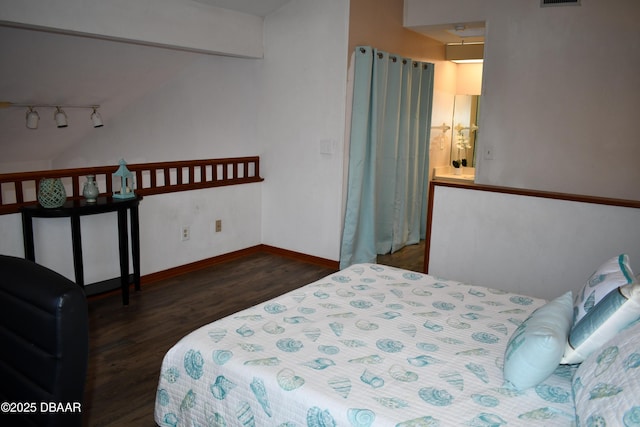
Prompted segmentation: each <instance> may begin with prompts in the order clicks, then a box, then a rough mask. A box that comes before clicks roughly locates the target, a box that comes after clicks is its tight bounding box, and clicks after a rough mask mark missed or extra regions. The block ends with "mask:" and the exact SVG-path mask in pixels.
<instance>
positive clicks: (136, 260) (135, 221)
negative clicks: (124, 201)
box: [131, 206, 140, 291]
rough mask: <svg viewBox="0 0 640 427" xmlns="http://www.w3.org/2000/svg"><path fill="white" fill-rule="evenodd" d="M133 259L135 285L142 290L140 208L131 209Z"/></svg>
mask: <svg viewBox="0 0 640 427" xmlns="http://www.w3.org/2000/svg"><path fill="white" fill-rule="evenodd" d="M131 258H132V260H133V284H134V286H135V290H136V291H139V290H140V219H139V217H138V206H132V207H131Z"/></svg>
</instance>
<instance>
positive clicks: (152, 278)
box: [140, 244, 340, 285]
mask: <svg viewBox="0 0 640 427" xmlns="http://www.w3.org/2000/svg"><path fill="white" fill-rule="evenodd" d="M260 252H266V253H270V254H273V255H278V256H283V257H287V258H292V259H295V260H298V261H302V262H306V263H310V264H315V265H320V266H322V267H327V268H331V269H334V270H338V269H339V266H340V263H339V262H338V261H332V260H330V259H326V258H320V257H316V256H312V255H307V254H303V253H300V252H295V251H290V250H287V249H281V248H276V247H274V246H269V245H262V244H261V245H256V246H252V247H249V248H245V249H240V250H238V251H234V252H229V253H226V254H222V255H218V256H215V257H212V258H207V259H203V260H200V261H196V262H192V263H189V264H184V265H180V266H178V267H173V268H169V269H167V270H162V271H158V272H156V273H151V274H145V275H144V276H141V277H140V283H141V284H143V285H146V284H149V283H153V282H157V281H160V280H166V279H170V278H172V277H176V276H180V275H182V274H186V273H190V272H193V271H197V270H201V269H203V268H207V267H210V266H212V265H216V264H221V263H223V262H227V261H232V260H235V259H238V258H242V257H245V256H248V255H252V254H255V253H260Z"/></svg>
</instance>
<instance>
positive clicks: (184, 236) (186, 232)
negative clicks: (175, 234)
mask: <svg viewBox="0 0 640 427" xmlns="http://www.w3.org/2000/svg"><path fill="white" fill-rule="evenodd" d="M190 237H191V230H190V229H189V226H188V225H183V226H182V228H181V229H180V238H181V240H182V241H183V242H184V241H187V240H189V238H190Z"/></svg>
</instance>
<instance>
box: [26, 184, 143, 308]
mask: <svg viewBox="0 0 640 427" xmlns="http://www.w3.org/2000/svg"><path fill="white" fill-rule="evenodd" d="M140 200H142V197H140V196H137V197H135V198H131V199H113V198H111V197H98V199H97V201H96V202H95V203H87V201H86V200H85V199H79V200H67V202H66V203H65V204H64V205H62V206H61V207H59V208H44V207H42V206H40V205H28V206H24V207H22V208H21V213H22V232H23V238H24V253H25V258H26V259H28V260H31V261H35V258H36V257H35V250H34V245H33V218H66V217H68V218H70V220H71V241H72V245H73V267H74V272H75V276H76V283H77V284H78V285H79V286H80V287H81V288H82V289H83V290H84V285H85V284H84V267H83V264H82V236H81V234H80V217H81V216H85V215H95V214H101V213H107V212H117V213H118V247H119V252H120V288H121V289H122V304H123V305H128V304H129V284H130V280H129V242H128V236H127V229H128V226H127V211H130V216H131V258H132V261H133V284H134V286H135V290H137V291H138V290H140V222H139V218H138V205H139V204H140Z"/></svg>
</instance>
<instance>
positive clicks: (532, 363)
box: [503, 292, 573, 390]
mask: <svg viewBox="0 0 640 427" xmlns="http://www.w3.org/2000/svg"><path fill="white" fill-rule="evenodd" d="M572 318H573V298H572V293H571V292H567V293H566V294H564V295H562V296H560V297H558V298H556V299H554V300H553V301H551V302H548V303H547V304H545V305H543V306H542V307H540V308H538V309H537V310H536V311H534V312H533V313H532V314H531V315H530V316H529V317H528V318H527V320H525V321H524V322H523V323H522V324H521V325H520V326H518V328H517V329H516V330H515V332H514V333H513V335H511V337H510V338H509V342H508V343H507V349H506V351H505V356H504V368H503V371H504V379H505V381H506V383H507V386H511V387H513V388H515V389H517V390H525V389H527V388H530V387H534V386H536V385H538V384H540V383H541V382H542V381H544V380H545V379H547V378H548V377H549V376H550V375H551V374H552V373H553V371H555V369H556V368H557V367H558V365H559V364H560V359H562V355H563V353H564V350H565V346H566V343H567V336H568V334H569V330H570V329H571V323H572Z"/></svg>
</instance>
